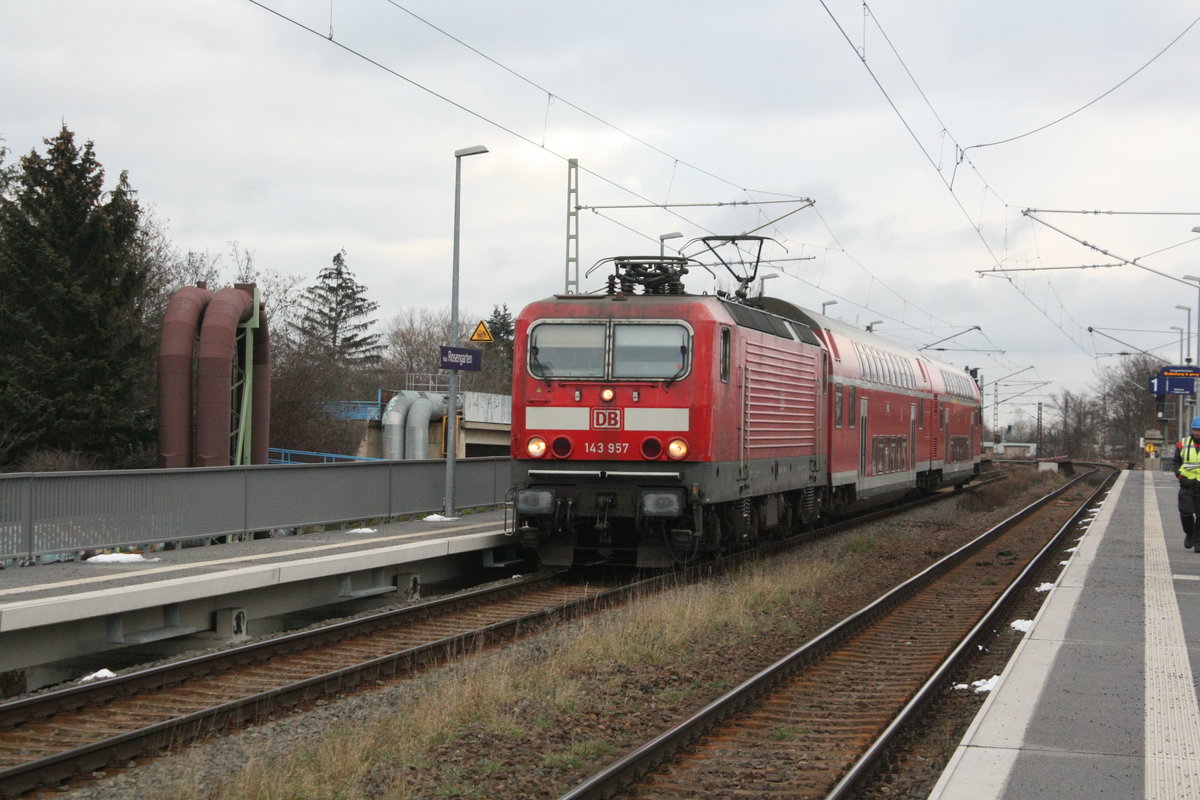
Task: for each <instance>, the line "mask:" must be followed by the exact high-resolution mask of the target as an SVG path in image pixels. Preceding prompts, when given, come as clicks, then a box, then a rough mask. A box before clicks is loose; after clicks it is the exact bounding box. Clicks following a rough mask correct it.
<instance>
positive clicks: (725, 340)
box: [721, 328, 729, 383]
mask: <svg viewBox="0 0 1200 800" xmlns="http://www.w3.org/2000/svg"><path fill="white" fill-rule="evenodd" d="M721 383H729V328H721Z"/></svg>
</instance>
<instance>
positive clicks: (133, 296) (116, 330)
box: [0, 125, 153, 467]
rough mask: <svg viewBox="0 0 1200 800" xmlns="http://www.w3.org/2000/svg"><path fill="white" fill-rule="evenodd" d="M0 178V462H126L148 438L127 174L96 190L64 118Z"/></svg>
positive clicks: (140, 300)
mask: <svg viewBox="0 0 1200 800" xmlns="http://www.w3.org/2000/svg"><path fill="white" fill-rule="evenodd" d="M44 143H45V145H46V146H47V152H46V155H45V156H42V155H39V154H38V153H37V152H36V150H35V151H31V152H30V153H29V155H27V156H25V157H24V158H22V159H21V160H20V163H19V165H17V166H16V167H15V168H14V169H12V170H11V172H10V174H9V175H8V177H7V180H5V181H0V190H2V191H0V342H3V347H0V465H3V466H8V467H11V466H12V465H14V464H15V463H17V462H18V461H19V460H20V459H21V458H22V457H24V456H26V455H27V454H29V453H30V452H31V451H33V450H35V449H41V450H60V451H74V452H79V453H83V454H87V455H90V456H93V457H94V458H95V459H96V460H98V461H99V462H100V463H103V464H106V465H109V466H118V465H122V464H124V463H127V461H128V459H129V458H130V456H131V454H132V453H134V452H135V451H136V450H137V447H138V445H141V444H146V443H148V442H149V441H150V440H151V439H152V433H153V432H152V430H151V425H150V422H151V420H152V419H153V414H152V413H151V407H150V404H151V399H150V398H151V397H152V386H153V384H152V382H151V380H150V377H149V376H151V375H152V374H153V356H152V354H151V353H150V352H149V348H148V347H147V345H146V343H145V339H144V330H145V327H144V313H143V312H144V308H145V304H146V302H147V291H148V289H147V276H146V268H145V267H144V266H143V264H142V263H141V261H140V260H139V259H138V258H137V252H136V239H137V232H138V221H139V209H138V204H137V201H136V199H135V198H134V191H133V190H132V189H131V188H130V186H129V182H128V179H127V176H126V174H125V173H124V172H122V173H121V176H120V179H119V180H118V182H117V186H116V188H115V189H113V190H112V191H111V192H105V191H104V188H103V187H104V168H103V166H102V165H101V164H100V162H99V161H98V160H97V159H96V154H95V152H94V150H93V146H92V142H90V141H89V142H87V143H86V144H85V145H84V147H83V149H82V150H81V149H79V148H78V147H77V146H76V144H75V135H74V133H72V132H71V131H70V130H68V129H67V127H66V126H65V125H64V126H63V128H62V130H61V131H59V133H58V135H57V136H56V137H54V138H53V139H46V140H44Z"/></svg>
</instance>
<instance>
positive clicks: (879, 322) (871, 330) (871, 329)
mask: <svg viewBox="0 0 1200 800" xmlns="http://www.w3.org/2000/svg"><path fill="white" fill-rule="evenodd" d="M882 324H883V320H881V319H876V320H872V321H870V322H868V323H867V333H874V332H875V326H876V325H882Z"/></svg>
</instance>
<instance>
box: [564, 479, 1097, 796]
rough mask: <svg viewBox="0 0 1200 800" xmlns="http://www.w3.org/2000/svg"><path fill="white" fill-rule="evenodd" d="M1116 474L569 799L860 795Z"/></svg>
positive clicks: (957, 562) (702, 714)
mask: <svg viewBox="0 0 1200 800" xmlns="http://www.w3.org/2000/svg"><path fill="white" fill-rule="evenodd" d="M1111 479H1112V476H1109V477H1108V480H1105V481H1103V485H1101V486H1100V487H1099V488H1096V489H1095V491H1094V492H1092V491H1088V492H1080V488H1081V485H1082V484H1084V483H1085V482H1090V483H1095V484H1100V483H1102V482H1101V480H1100V479H1099V476H1098V474H1097V473H1095V472H1093V473H1089V474H1087V475H1084V476H1081V477H1080V478H1078V479H1076V480H1075V481H1073V482H1071V483H1070V484H1067V485H1066V486H1064V487H1062V488H1061V489H1059V490H1058V491H1056V492H1054V493H1052V494H1051V495H1048V496H1047V497H1046V498H1043V500H1041V501H1038V502H1037V503H1035V504H1033V505H1031V506H1029V507H1027V508H1026V509H1024V510H1023V511H1021V512H1019V513H1018V514H1016V515H1014V516H1013V517H1010V518H1009V519H1008V520H1005V521H1004V522H1003V523H1001V524H1000V525H998V526H996V527H995V528H993V529H992V530H990V531H988V532H987V533H985V534H983V535H982V536H980V537H979V538H977V539H976V540H975V541H974V542H972V543H970V544H968V545H966V546H965V547H963V548H960V549H959V550H958V551H956V552H954V553H952V554H950V555H949V556H947V557H946V558H944V559H942V560H941V561H939V562H938V563H937V564H934V565H933V566H931V567H929V568H928V569H926V570H925V571H923V572H922V573H921V574H920V575H917V576H916V577H914V578H913V579H911V580H909V581H907V582H906V583H904V584H902V585H901V586H899V587H897V588H896V589H894V590H893V591H891V592H889V593H888V594H887V595H885V596H884V597H882V598H880V599H879V600H877V601H875V602H874V603H872V604H871V605H869V606H867V607H866V608H864V609H862V610H861V611H859V612H858V613H856V614H854V615H853V616H851V617H850V618H848V619H846V620H845V621H843V622H842V623H839V624H838V625H836V626H834V627H833V628H831V629H829V630H828V631H826V632H825V633H824V634H822V635H821V636H819V637H817V638H816V639H814V640H813V641H811V642H809V643H808V644H806V645H804V646H803V647H801V648H800V649H798V650H796V651H794V652H792V653H791V654H789V655H788V656H786V657H785V658H783V659H781V660H780V661H779V662H777V663H776V664H774V665H773V666H771V667H769V668H767V669H765V670H763V671H762V672H760V673H759V674H758V675H756V676H754V677H753V678H751V679H750V680H748V681H746V682H744V683H743V684H741V685H740V686H738V687H736V688H735V689H733V690H731V691H730V692H728V693H727V694H725V695H724V696H722V697H721V698H719V699H718V700H716V701H714V702H713V703H711V704H710V705H709V706H707V707H705V708H704V709H702V710H701V711H699V712H698V713H696V714H695V715H693V716H692V717H691V718H689V719H687V720H685V721H683V722H681V723H680V724H678V725H676V726H675V727H674V728H672V729H671V730H669V731H667V732H665V733H664V734H662V735H661V736H659V737H658V738H657V739H655V740H653V741H651V742H649V743H647V744H646V745H644V746H642V747H641V748H639V749H637V750H635V751H634V752H632V753H629V754H628V755H626V756H625V757H623V758H621V759H619V760H618V761H616V762H614V763H613V764H612V765H610V766H609V767H608V768H607V769H604V770H602V771H600V772H599V773H597V774H596V775H594V776H593V777H592V778H590V779H588V780H586V781H584V782H583V783H581V784H579V785H578V786H576V787H575V788H574V789H572V790H571V791H570V792H568V793H567V794H565V795H563V796H562V798H561V799H560V800H583V798H610V797H615V796H625V795H626V794H627V793H628V794H632V795H636V796H637V797H639V798H693V797H700V796H705V797H734V796H738V797H763V798H769V797H788V798H843V797H849V796H852V793H853V792H855V791H857V790H858V789H861V788H862V785H863V783H864V782H865V781H866V780H868V779H869V777H870V776H871V775H872V774H873V773H874V771H875V770H876V769H878V768H879V766H880V764H881V763H882V759H883V758H884V757H885V756H886V754H887V753H888V752H889V748H890V747H891V744H892V742H893V741H894V740H895V737H896V736H897V735H899V733H900V732H901V731H902V730H903V729H904V726H905V725H906V724H908V723H909V722H910V721H911V720H913V719H915V718H916V716H917V715H918V714H919V711H920V710H921V708H923V707H924V705H925V704H926V703H927V702H928V700H929V699H930V698H931V697H932V695H933V694H934V693H935V692H936V691H938V690H940V689H941V688H943V687H944V684H945V681H946V678H947V676H948V675H949V673H950V672H951V670H952V669H953V668H954V667H955V666H956V665H957V664H958V663H960V661H961V660H962V659H963V658H964V657H965V656H967V655H968V654H969V653H970V652H971V650H972V649H973V647H974V643H975V642H977V641H980V640H981V639H982V638H983V637H984V636H986V635H987V634H989V633H990V631H991V630H992V629H993V628H994V627H995V626H996V625H997V624H998V623H997V622H996V620H997V618H998V617H999V615H1000V614H1001V613H1002V612H1003V610H1004V609H1005V608H1006V607H1007V605H1008V604H1009V603H1010V602H1011V599H1012V598H1013V596H1014V595H1015V594H1016V593H1017V592H1018V591H1019V589H1020V588H1022V587H1023V585H1024V583H1025V581H1026V579H1027V577H1028V576H1030V575H1032V574H1033V573H1034V572H1035V571H1036V569H1037V567H1038V566H1039V565H1040V564H1041V562H1042V561H1043V560H1044V559H1046V558H1047V557H1049V554H1050V553H1052V552H1053V550H1054V548H1055V546H1056V544H1057V543H1058V541H1059V540H1060V538H1062V537H1064V536H1066V535H1067V534H1068V533H1069V532H1070V531H1071V530H1072V528H1073V526H1074V523H1075V522H1076V520H1077V519H1078V518H1079V517H1080V516H1081V515H1082V514H1083V513H1084V512H1085V511H1086V509H1087V508H1088V507H1089V506H1091V505H1094V503H1095V501H1096V498H1097V497H1098V496H1099V495H1100V493H1101V492H1103V491H1104V488H1105V485H1107V484H1108V483H1110V482H1111ZM1070 496H1074V497H1075V500H1074V501H1071V504H1070V506H1069V507H1067V506H1066V504H1067V503H1068V501H1066V500H1063V499H1061V498H1064V497H1070ZM1080 500H1082V502H1081V503H1079V501H1080ZM1076 503H1079V504H1078V510H1075V509H1074V505H1075V504H1076ZM1064 517H1069V520H1068V521H1067V522H1066V523H1065V524H1061V520H1062V519H1063V518H1064Z"/></svg>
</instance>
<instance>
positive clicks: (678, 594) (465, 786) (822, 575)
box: [173, 471, 1062, 800]
mask: <svg viewBox="0 0 1200 800" xmlns="http://www.w3.org/2000/svg"><path fill="white" fill-rule="evenodd" d="M1054 482H1059V483H1061V482H1062V479H1061V478H1059V477H1058V476H1057V475H1056V474H1054V473H1036V472H1032V471H1021V472H1017V473H1015V474H1014V475H1013V476H1012V477H1011V478H1010V480H1009V481H1006V482H1003V483H1001V484H999V485H997V486H992V487H984V488H983V489H982V490H981V491H977V492H973V493H969V494H964V495H963V496H962V497H960V498H958V505H959V507H960V508H961V509H963V510H972V511H977V510H990V509H994V508H996V507H998V505H999V504H1000V503H1001V502H1002V501H1004V500H1007V499H1010V498H1012V497H1013V496H1014V495H1017V494H1021V493H1023V492H1026V491H1028V490H1029V489H1030V487H1035V486H1044V485H1052V484H1053V483H1054ZM922 535H923V536H925V537H926V538H925V539H924V540H920V541H919V540H918V539H917V537H918V536H922ZM875 537H878V538H875ZM875 537H872V536H869V535H867V534H862V533H855V534H851V535H848V536H842V537H835V538H834V539H831V540H827V541H826V542H824V543H821V544H819V545H817V546H815V547H812V548H808V549H806V550H805V553H804V557H803V558H796V559H788V560H786V561H780V562H779V563H773V564H770V565H754V566H749V567H746V568H744V569H743V570H742V572H740V573H739V574H736V575H733V576H728V577H725V578H721V579H718V580H713V581H708V582H705V583H703V584H699V585H688V586H681V587H679V588H677V589H676V590H674V591H671V592H668V593H665V594H661V595H655V596H651V597H646V598H643V599H641V600H639V601H638V602H637V603H634V604H632V605H631V606H629V607H627V608H625V609H622V610H620V611H617V612H612V613H606V614H601V615H600V616H598V617H594V618H591V619H589V620H586V621H583V622H579V623H575V624H573V625H571V626H570V627H569V628H568V629H567V630H557V631H552V632H550V633H549V634H548V635H547V636H545V637H539V638H535V639H532V640H529V641H526V642H525V643H523V644H522V645H521V646H519V647H514V648H509V649H506V650H502V651H496V652H492V653H487V654H484V655H481V656H478V657H476V658H472V659H468V660H466V661H464V662H460V663H459V664H457V665H455V666H453V667H451V668H449V669H447V670H443V671H440V672H438V673H435V674H431V675H429V676H427V677H426V678H425V679H423V680H420V681H414V682H411V683H410V684H408V685H407V689H406V690H405V691H400V692H396V693H395V694H397V695H400V696H401V697H402V698H403V699H401V700H396V701H389V702H392V703H393V705H392V706H390V707H388V708H386V709H382V708H381V709H379V712H378V713H377V714H376V715H375V716H374V718H372V719H369V720H356V721H353V722H347V723H346V724H345V725H343V726H342V727H340V728H338V729H335V730H330V731H329V733H328V734H327V736H326V737H325V738H324V739H323V740H322V741H321V742H319V743H316V744H314V745H309V746H300V747H298V748H297V749H295V750H294V751H291V752H280V753H275V754H271V755H270V756H267V757H265V758H264V759H262V760H255V761H254V762H252V763H248V764H247V765H246V767H245V769H244V770H243V771H242V773H241V774H240V775H236V776H231V778H230V780H229V781H228V782H226V783H224V784H223V785H220V786H203V785H198V784H197V783H196V782H192V783H191V784H190V785H188V786H186V787H179V788H178V789H177V791H176V792H175V793H174V794H173V797H174V798H177V800H183V798H205V799H206V800H276V799H277V798H289V799H292V800H307V798H314V800H315V798H334V799H336V800H365V799H366V798H369V797H370V798H396V799H397V800H399V799H401V798H410V797H430V796H434V797H476V796H480V794H479V789H478V788H477V781H478V780H479V779H480V777H481V776H485V775H486V774H487V773H488V771H490V770H494V771H495V772H496V773H506V774H511V773H512V772H514V771H515V770H517V769H520V768H522V767H516V766H513V765H512V764H511V763H507V764H506V763H501V762H500V761H497V762H495V763H493V762H491V761H489V760H488V758H484V759H482V760H480V759H475V760H473V761H472V762H471V763H469V764H468V763H463V762H462V761H456V760H455V759H453V758H445V757H444V754H445V753H453V752H455V745H456V744H457V743H461V742H467V741H471V740H473V739H487V740H494V739H499V740H502V741H509V742H525V743H527V749H530V750H534V751H538V752H540V750H539V748H540V747H541V746H542V745H541V743H543V742H549V741H554V742H557V743H558V745H557V746H555V747H554V748H551V749H547V750H546V751H545V752H543V753H542V755H540V758H541V759H542V765H543V766H545V767H546V768H547V769H551V770H554V769H562V768H573V767H574V768H577V767H578V766H580V765H584V764H588V763H595V762H596V761H597V760H603V759H605V758H611V757H612V756H614V755H616V753H614V752H610V751H611V750H612V745H611V744H609V743H608V742H606V741H605V739H603V738H600V737H597V736H596V735H595V730H594V729H593V730H588V729H585V728H577V726H575V725H573V724H572V725H569V726H568V729H565V730H564V729H563V726H562V722H561V721H562V720H563V719H564V718H566V719H569V718H570V716H571V715H572V714H574V713H575V712H576V711H577V710H579V709H583V708H586V709H589V710H590V712H592V713H594V714H598V715H599V716H600V717H601V718H606V717H607V716H608V712H609V711H617V712H620V711H622V710H626V711H627V709H614V708H612V707H611V706H610V705H609V704H612V705H618V704H621V703H622V702H625V701H627V699H628V698H622V697H621V693H622V691H623V688H624V687H625V686H626V684H625V683H623V682H624V681H627V680H628V679H629V676H630V675H631V674H635V675H636V674H645V673H647V672H649V673H652V674H662V675H664V676H667V675H671V674H673V673H674V671H675V670H674V668H673V667H672V665H673V664H677V663H679V662H683V661H686V656H687V655H688V654H689V652H692V651H695V652H704V646H705V645H706V644H710V643H712V642H714V641H716V642H732V641H736V640H737V639H743V640H745V639H750V638H753V636H754V635H755V634H757V633H761V632H771V633H772V635H774V634H778V633H780V632H782V633H783V634H784V635H785V636H786V634H787V626H788V625H789V624H793V625H794V624H795V623H794V622H789V620H791V621H794V620H798V619H802V618H804V617H805V616H809V615H810V612H811V611H812V610H819V608H820V604H821V601H822V598H823V597H824V596H825V595H826V594H827V593H830V592H834V591H837V588H838V587H839V585H840V584H846V583H847V582H853V581H854V580H855V579H856V577H855V574H854V570H856V569H861V568H862V565H863V558H864V556H865V557H867V558H871V557H872V556H871V554H872V553H873V552H874V551H875V550H876V548H877V547H879V548H880V551H881V552H882V551H883V550H885V548H882V547H881V544H882V539H884V538H886V539H888V540H889V544H891V545H896V544H899V545H900V546H902V547H907V546H910V545H909V543H908V542H909V539H911V540H912V542H911V546H912V547H914V548H915V547H916V546H917V545H918V544H923V545H925V546H930V545H929V542H928V540H927V539H928V533H926V534H920V533H910V532H906V531H905V530H904V529H903V526H901V527H897V528H892V529H890V530H888V531H887V532H884V533H878V534H876V535H875ZM781 620H783V622H782V624H781ZM731 683H732V682H730V683H729V684H722V685H716V684H712V683H703V682H696V681H693V680H690V679H686V677H685V679H682V680H675V681H674V682H664V683H663V685H661V686H660V687H659V688H658V689H657V690H656V691H657V692H658V694H657V696H656V697H657V699H658V700H659V701H661V702H665V703H667V704H670V705H672V706H676V705H679V706H682V705H689V704H690V705H694V704H696V703H697V702H707V700H708V699H711V698H712V697H713V696H715V695H716V694H717V693H719V692H720V691H721V690H723V689H727V688H729V687H730V685H731ZM598 687H608V689H609V690H610V691H611V695H610V696H609V697H611V698H612V699H606V696H605V695H604V693H603V692H599V691H598ZM779 735H781V736H789V735H793V732H790V731H781V732H780V734H779ZM490 757H491V756H489V758H490ZM496 758H501V756H496ZM431 774H434V775H436V778H435V781H436V788H435V789H434V790H432V791H431V789H430V783H429V781H430V775H431Z"/></svg>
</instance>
